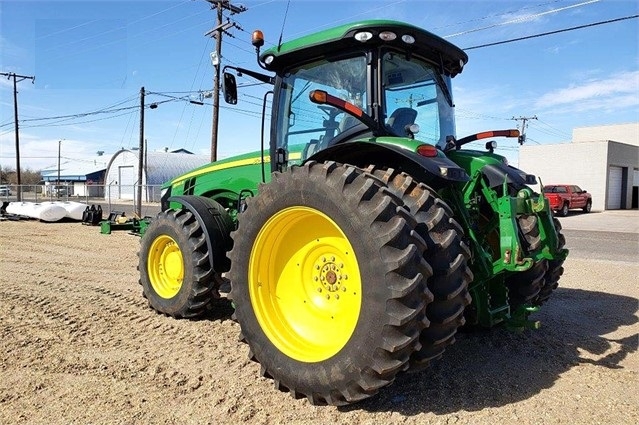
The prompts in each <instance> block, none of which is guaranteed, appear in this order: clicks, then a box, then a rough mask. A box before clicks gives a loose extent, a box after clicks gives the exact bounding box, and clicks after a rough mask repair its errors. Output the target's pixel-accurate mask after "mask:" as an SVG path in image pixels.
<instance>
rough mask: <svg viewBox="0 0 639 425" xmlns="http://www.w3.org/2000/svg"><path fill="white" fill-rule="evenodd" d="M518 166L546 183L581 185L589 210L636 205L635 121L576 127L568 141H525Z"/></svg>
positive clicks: (638, 157)
mask: <svg viewBox="0 0 639 425" xmlns="http://www.w3.org/2000/svg"><path fill="white" fill-rule="evenodd" d="M519 168H521V169H522V170H525V171H526V172H527V173H529V174H535V175H537V176H539V177H540V178H541V181H542V183H543V184H545V185H546V184H574V185H577V186H580V187H581V188H582V189H585V190H587V191H588V192H590V193H591V194H592V208H593V210H600V211H601V210H607V209H630V208H637V207H638V197H639V194H638V191H639V122H637V123H629V124H617V125H605V126H597V127H581V128H575V129H574V130H573V132H572V142H571V143H563V144H553V145H534V146H531V145H524V146H522V147H521V148H520V151H519Z"/></svg>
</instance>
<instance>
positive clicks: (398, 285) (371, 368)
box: [229, 162, 432, 405]
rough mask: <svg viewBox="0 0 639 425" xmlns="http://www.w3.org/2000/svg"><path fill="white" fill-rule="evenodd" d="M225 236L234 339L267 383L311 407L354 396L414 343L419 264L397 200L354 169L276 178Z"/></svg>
mask: <svg viewBox="0 0 639 425" xmlns="http://www.w3.org/2000/svg"><path fill="white" fill-rule="evenodd" d="M239 222H240V224H239V228H238V230H237V232H235V233H233V235H232V236H233V238H234V247H233V250H232V251H231V252H230V257H231V270H230V273H229V275H230V279H231V281H232V290H231V293H230V294H229V296H230V298H231V299H232V300H233V303H234V304H235V308H236V310H235V318H236V319H237V321H238V322H239V324H240V327H241V335H240V339H241V340H242V341H244V342H246V343H247V344H248V345H249V357H250V358H251V359H252V360H254V361H257V362H259V363H260V364H261V374H262V375H263V376H265V377H267V378H272V379H273V380H274V381H275V387H276V388H278V389H280V390H282V391H289V392H290V393H291V395H292V396H293V397H295V398H302V397H306V398H307V399H308V400H309V401H310V402H311V403H312V404H317V405H323V404H330V405H344V404H348V403H353V402H356V401H359V400H362V399H365V398H367V397H369V396H371V395H373V394H375V393H376V392H377V391H378V390H379V389H380V388H382V387H384V386H386V385H388V384H390V383H391V382H393V380H394V379H395V376H396V375H397V374H398V373H399V372H401V371H404V370H406V369H407V368H408V366H409V359H410V356H411V355H412V354H413V352H414V351H415V350H417V349H419V335H420V332H421V330H422V329H423V328H424V327H425V325H426V321H425V307H426V305H427V303H428V302H430V300H431V299H432V295H431V294H430V293H429V291H428V288H427V286H426V280H427V278H428V277H429V276H430V268H429V267H428V265H427V264H426V263H425V262H424V261H423V260H422V251H423V249H424V245H423V242H422V241H421V239H420V238H418V237H415V236H414V226H415V222H414V219H413V218H412V216H411V215H410V214H409V212H408V211H407V210H406V209H405V208H404V207H402V206H401V201H400V200H398V199H397V198H396V197H394V196H392V195H391V194H390V193H389V191H388V189H387V188H385V187H384V186H383V185H382V184H381V183H380V182H379V181H378V180H377V179H375V178H373V177H372V176H370V175H368V174H366V173H364V172H363V171H362V170H360V169H357V168H354V167H351V166H345V165H339V164H336V163H332V162H329V163H316V162H309V163H307V164H304V165H303V166H300V167H292V168H291V169H289V170H288V171H286V172H284V173H276V174H274V175H273V179H272V181H271V182H270V183H269V184H266V185H262V186H261V187H260V189H259V194H258V195H257V196H256V197H255V198H251V199H249V200H248V201H247V209H246V211H245V212H243V213H242V214H241V216H240V217H239Z"/></svg>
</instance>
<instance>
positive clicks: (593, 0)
mask: <svg viewBox="0 0 639 425" xmlns="http://www.w3.org/2000/svg"><path fill="white" fill-rule="evenodd" d="M598 1H599V0H588V1H585V2H582V3H578V4H572V5H570V6H564V7H560V8H558V9H552V10H546V11H544V12H539V13H536V14H534V15H524V16H521V17H519V18H516V19H511V20H509V21H505V22H499V23H496V24H492V25H488V26H485V27H481V28H474V29H472V30H467V31H462V32H458V33H456V34H451V35H446V36H444V38H450V37H457V36H459V35H465V34H470V33H473V32H478V31H484V30H487V29H491V28H496V27H500V26H504V25H510V24H519V23H522V22H526V21H529V20H531V19H533V18H538V17H540V16H544V15H549V14H551V13H557V12H561V11H564V10H567V9H572V8H575V7H579V6H585V5H587V4H592V3H597V2H598Z"/></svg>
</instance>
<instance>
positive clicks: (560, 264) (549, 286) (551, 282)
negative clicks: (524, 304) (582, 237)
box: [533, 218, 566, 305]
mask: <svg viewBox="0 0 639 425" xmlns="http://www.w3.org/2000/svg"><path fill="white" fill-rule="evenodd" d="M553 224H554V225H555V231H556V232H557V251H559V250H561V249H563V248H564V246H565V245H566V238H565V236H564V235H563V233H561V223H560V222H559V220H557V219H556V218H553ZM563 274H564V260H549V261H548V271H547V272H546V274H545V276H544V285H543V286H542V288H541V290H540V291H539V295H538V296H537V298H536V299H535V301H534V302H533V304H534V305H542V304H543V303H545V302H546V301H547V300H548V298H550V296H551V295H552V293H553V291H554V290H555V289H557V286H559V279H560V278H561V275H563Z"/></svg>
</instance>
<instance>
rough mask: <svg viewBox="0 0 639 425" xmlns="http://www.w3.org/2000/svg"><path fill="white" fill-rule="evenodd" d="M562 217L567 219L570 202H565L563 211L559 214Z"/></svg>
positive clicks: (562, 207)
mask: <svg viewBox="0 0 639 425" xmlns="http://www.w3.org/2000/svg"><path fill="white" fill-rule="evenodd" d="M557 213H558V215H559V216H560V217H566V216H567V215H568V202H564V204H563V205H562V206H561V209H560V210H559V211H558V212H557Z"/></svg>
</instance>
